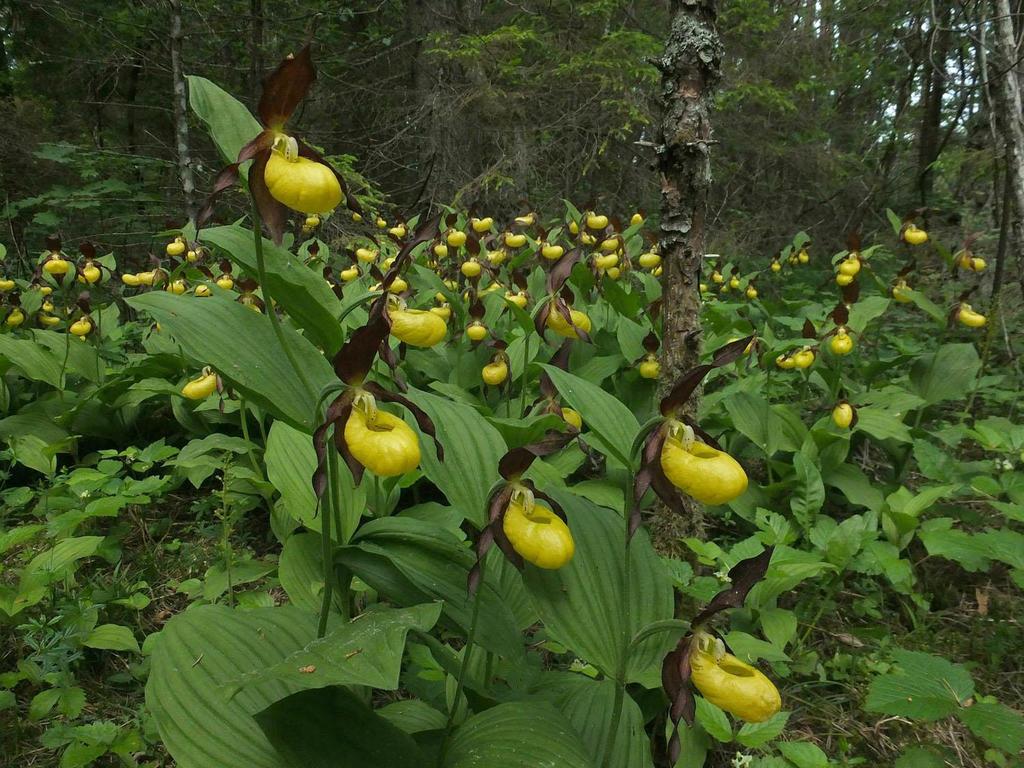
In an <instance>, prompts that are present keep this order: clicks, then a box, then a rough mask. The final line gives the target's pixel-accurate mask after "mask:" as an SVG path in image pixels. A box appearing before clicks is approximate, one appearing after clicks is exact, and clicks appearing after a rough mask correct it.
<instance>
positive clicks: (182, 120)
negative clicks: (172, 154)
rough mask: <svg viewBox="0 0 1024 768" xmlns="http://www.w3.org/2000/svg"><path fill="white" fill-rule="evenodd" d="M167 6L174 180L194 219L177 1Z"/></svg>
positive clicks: (179, 0) (188, 212)
mask: <svg viewBox="0 0 1024 768" xmlns="http://www.w3.org/2000/svg"><path fill="white" fill-rule="evenodd" d="M169 2H170V6H171V81H172V84H173V90H174V144H175V150H176V151H177V155H178V179H179V180H180V181H181V191H182V193H183V195H184V197H185V211H186V213H187V215H188V218H189V219H190V220H193V221H194V220H195V217H196V206H195V197H196V182H195V177H194V175H193V173H192V152H191V146H190V144H189V136H188V95H187V92H186V90H185V74H184V71H183V70H182V66H181V39H182V34H181V0H169Z"/></svg>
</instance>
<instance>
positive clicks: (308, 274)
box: [199, 224, 345, 356]
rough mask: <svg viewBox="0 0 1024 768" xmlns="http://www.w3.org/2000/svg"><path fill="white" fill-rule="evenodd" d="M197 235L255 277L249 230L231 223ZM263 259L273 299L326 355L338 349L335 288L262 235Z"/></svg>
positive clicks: (341, 338) (342, 336)
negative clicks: (332, 288) (225, 253)
mask: <svg viewBox="0 0 1024 768" xmlns="http://www.w3.org/2000/svg"><path fill="white" fill-rule="evenodd" d="M199 238H200V239H201V240H202V241H203V242H205V243H210V244H212V245H215V246H217V247H218V248H220V249H222V250H224V251H226V252H227V253H228V255H229V256H230V257H231V260H232V261H233V262H235V264H238V265H239V266H241V267H243V268H244V269H245V271H246V272H247V273H248V274H250V275H253V276H255V275H256V274H257V272H256V247H255V244H254V243H253V234H252V230H250V229H246V228H245V227H242V226H239V225H238V224H231V225H229V226H224V227H213V228H212V229H204V230H201V231H200V233H199ZM263 260H264V264H265V268H266V272H267V283H268V285H269V288H270V291H271V293H272V294H273V296H274V300H275V301H276V302H278V303H279V304H280V305H281V306H282V307H283V308H284V309H285V310H287V312H288V317H289V318H291V320H292V321H293V322H294V323H295V324H296V325H298V326H299V327H300V328H302V329H304V330H305V332H306V335H307V336H308V337H309V339H310V341H312V342H313V343H314V344H316V345H317V346H319V347H321V348H323V350H324V351H325V352H326V354H327V355H328V356H333V355H334V353H335V352H337V351H338V350H339V349H341V345H342V344H343V343H344V341H345V334H344V332H343V331H342V328H341V325H340V324H339V323H338V318H339V316H340V315H341V311H342V307H341V302H340V301H339V300H338V297H337V296H335V295H334V291H332V290H331V288H330V286H329V285H328V284H327V282H326V281H325V280H324V278H323V275H322V274H319V273H317V272H315V271H313V270H312V269H310V268H309V267H307V266H306V265H305V263H304V262H303V261H302V259H301V258H300V257H298V256H295V255H293V254H291V253H289V252H288V251H287V250H285V249H284V248H280V247H278V246H276V245H274V244H273V243H272V242H271V241H270V240H267V239H266V238H263Z"/></svg>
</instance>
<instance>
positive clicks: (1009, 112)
mask: <svg viewBox="0 0 1024 768" xmlns="http://www.w3.org/2000/svg"><path fill="white" fill-rule="evenodd" d="M994 6H995V19H994V21H995V33H996V34H995V50H996V60H995V61H994V62H993V64H994V67H992V69H991V70H990V73H991V75H992V76H993V78H994V79H996V80H997V82H996V83H995V94H996V104H997V108H998V110H999V113H1000V114H999V120H998V121H997V122H998V123H999V124H1000V127H1001V128H1002V132H1003V140H1004V142H1005V144H1006V173H1007V174H1008V175H1009V179H1008V180H1007V192H1008V193H1009V194H1010V196H1011V198H1012V199H1013V206H1012V207H1013V208H1016V211H1015V212H1014V214H1013V216H1012V218H1010V228H1011V230H1012V231H1013V235H1014V237H1013V242H1014V244H1015V245H1016V247H1017V249H1018V250H1019V249H1020V248H1021V247H1024V121H1022V120H1021V100H1022V96H1021V84H1020V78H1019V77H1018V70H1017V64H1018V60H1017V47H1016V39H1015V34H1014V29H1013V15H1012V14H1011V11H1010V2H1009V0H995V3H994ZM993 70H994V71H993ZM1006 211H1007V213H1010V211H1011V208H1007V209H1006ZM1022 259H1024V253H1020V252H1018V254H1017V263H1018V264H1021V263H1022V261H1021V260H1022Z"/></svg>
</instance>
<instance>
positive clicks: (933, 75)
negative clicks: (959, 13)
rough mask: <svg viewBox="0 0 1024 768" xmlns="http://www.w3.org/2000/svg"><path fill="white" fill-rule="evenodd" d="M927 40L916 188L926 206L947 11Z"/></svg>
mask: <svg viewBox="0 0 1024 768" xmlns="http://www.w3.org/2000/svg"><path fill="white" fill-rule="evenodd" d="M933 24H935V25H936V26H935V27H934V28H933V29H932V30H931V41H930V43H929V44H928V45H926V46H925V51H924V70H923V75H924V77H923V78H922V82H921V92H922V100H923V104H922V106H923V109H922V114H921V130H920V132H919V134H918V142H917V189H918V194H919V195H920V198H921V206H922V207H927V206H928V201H929V199H930V198H931V195H932V188H933V186H934V183H935V170H934V167H933V166H934V164H935V161H936V160H938V159H939V153H940V152H941V147H940V146H939V129H940V127H941V123H942V97H943V95H944V94H945V92H946V72H945V66H946V51H947V49H948V48H949V13H948V11H947V12H946V13H945V14H944V15H943V16H942V17H941V18H939V19H935V20H934V21H933Z"/></svg>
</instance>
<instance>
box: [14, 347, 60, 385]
mask: <svg viewBox="0 0 1024 768" xmlns="http://www.w3.org/2000/svg"><path fill="white" fill-rule="evenodd" d="M0 360H6V361H7V362H8V363H9V364H10V365H13V366H14V367H16V368H17V369H18V371H19V372H20V373H21V375H22V376H24V377H25V378H27V379H31V380H32V381H42V382H44V383H46V384H49V385H50V386H51V387H57V388H60V379H61V360H58V359H57V357H56V356H55V355H53V354H51V353H50V351H49V350H47V349H44V348H43V347H41V346H40V345H39V344H36V343H35V342H34V341H30V340H29V339H19V338H16V337H15V336H12V335H11V334H0Z"/></svg>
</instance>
